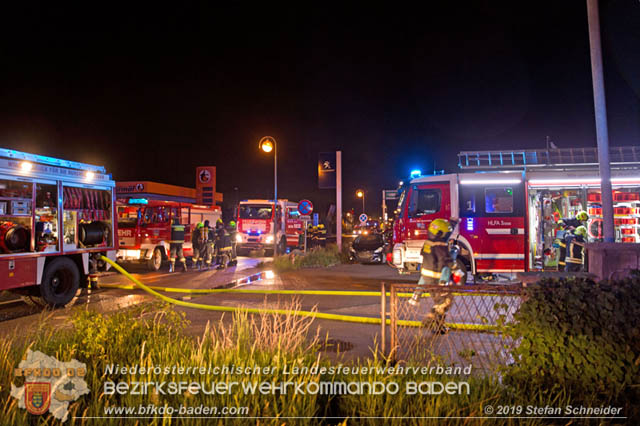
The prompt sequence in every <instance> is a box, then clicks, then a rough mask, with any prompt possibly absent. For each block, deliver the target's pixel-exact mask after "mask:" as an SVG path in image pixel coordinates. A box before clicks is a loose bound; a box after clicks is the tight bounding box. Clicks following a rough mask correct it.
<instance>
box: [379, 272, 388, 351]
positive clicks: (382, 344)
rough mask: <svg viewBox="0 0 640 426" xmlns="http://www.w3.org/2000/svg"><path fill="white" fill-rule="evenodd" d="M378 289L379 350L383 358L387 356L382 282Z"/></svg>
mask: <svg viewBox="0 0 640 426" xmlns="http://www.w3.org/2000/svg"><path fill="white" fill-rule="evenodd" d="M380 287H381V289H380V294H381V296H380V320H381V321H380V340H381V342H380V349H381V350H382V356H383V357H384V356H386V355H387V351H386V344H387V332H386V331H387V290H386V286H385V285H384V281H383V282H382V284H381V286H380Z"/></svg>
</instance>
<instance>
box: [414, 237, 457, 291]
mask: <svg viewBox="0 0 640 426" xmlns="http://www.w3.org/2000/svg"><path fill="white" fill-rule="evenodd" d="M451 262H452V259H451V254H450V253H449V245H448V244H447V242H446V241H431V240H427V241H425V242H424V245H423V246H422V268H421V270H420V274H421V275H422V278H423V280H424V283H425V284H433V285H436V284H438V282H439V281H440V277H441V273H442V269H443V268H444V267H445V266H450V265H451Z"/></svg>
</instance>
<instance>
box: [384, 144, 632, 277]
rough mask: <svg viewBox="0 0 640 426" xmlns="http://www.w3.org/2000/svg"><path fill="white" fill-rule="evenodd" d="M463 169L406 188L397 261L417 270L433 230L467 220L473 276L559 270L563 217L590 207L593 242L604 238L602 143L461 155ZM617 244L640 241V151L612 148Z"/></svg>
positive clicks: (466, 254) (465, 256)
mask: <svg viewBox="0 0 640 426" xmlns="http://www.w3.org/2000/svg"><path fill="white" fill-rule="evenodd" d="M458 159H459V167H460V169H461V172H460V173H453V174H441V175H433V176H417V177H415V178H412V179H410V180H409V181H407V182H406V183H405V184H403V185H402V186H401V187H400V189H399V192H400V199H399V203H398V210H397V216H396V220H395V223H394V228H393V242H394V246H393V252H392V256H391V259H392V263H393V265H394V266H395V267H396V268H397V269H398V270H399V272H401V273H403V272H410V271H415V270H416V269H417V268H418V267H419V265H420V264H421V262H422V256H421V254H420V252H421V248H422V245H423V243H424V240H425V239H426V238H427V228H428V226H429V224H430V223H431V221H432V220H434V219H436V218H450V217H455V218H459V225H458V226H457V229H456V230H455V231H454V233H453V235H452V238H451V241H452V242H456V243H457V244H458V245H459V246H460V248H461V258H462V260H463V263H464V265H465V267H466V268H467V270H468V271H470V272H472V273H473V274H479V275H483V274H495V273H517V272H524V271H536V270H544V269H553V268H557V262H558V259H557V250H555V249H554V248H553V241H554V239H555V238H556V236H557V235H558V231H559V230H560V224H559V221H560V219H561V218H563V217H575V215H576V213H577V212H579V211H581V210H584V211H587V212H588V213H589V216H590V219H589V221H588V223H587V229H588V235H589V241H590V242H593V241H600V240H601V239H602V209H601V205H600V178H599V172H598V160H597V150H596V149H595V148H568V149H550V150H518V151H478V152H461V153H460V154H458ZM611 169H612V173H611V176H612V177H611V183H612V187H613V198H614V217H615V219H614V220H615V226H616V241H618V242H631V243H637V242H640V148H638V147H634V146H630V147H615V148H614V147H612V148H611Z"/></svg>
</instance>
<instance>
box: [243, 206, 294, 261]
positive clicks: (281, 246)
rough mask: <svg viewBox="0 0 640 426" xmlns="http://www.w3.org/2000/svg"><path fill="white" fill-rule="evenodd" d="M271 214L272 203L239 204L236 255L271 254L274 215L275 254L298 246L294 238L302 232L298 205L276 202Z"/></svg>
mask: <svg viewBox="0 0 640 426" xmlns="http://www.w3.org/2000/svg"><path fill="white" fill-rule="evenodd" d="M273 210H274V209H273V200H244V201H241V202H240V203H239V205H238V219H237V226H238V233H237V235H236V243H237V250H238V254H240V253H246V252H248V251H250V250H257V249H266V250H268V251H269V250H270V251H273V215H274V214H275V215H276V217H277V223H278V225H277V226H278V229H277V230H276V239H277V241H278V252H279V253H285V252H286V251H287V248H294V247H297V246H298V236H299V235H300V234H301V233H303V232H304V229H303V221H302V220H301V219H300V213H299V212H298V203H294V202H291V201H289V200H278V204H277V208H276V212H274V211H273ZM283 212H284V214H283Z"/></svg>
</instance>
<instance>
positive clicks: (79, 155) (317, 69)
mask: <svg viewBox="0 0 640 426" xmlns="http://www.w3.org/2000/svg"><path fill="white" fill-rule="evenodd" d="M129 3H133V2H129ZM236 4H237V6H233V5H232V6H225V7H218V6H215V5H214V4H213V3H211V4H210V5H208V6H202V7H196V6H190V7H178V6H177V5H178V3H175V2H174V3H173V4H172V5H171V6H168V7H161V6H157V5H152V6H151V5H150V6H148V7H145V8H140V9H132V8H131V6H130V5H127V6H122V7H120V8H118V7H117V6H114V7H110V8H108V9H107V8H106V7H105V6H102V7H105V8H97V7H96V6H95V4H91V5H88V6H84V9H78V8H75V9H67V10H65V9H61V8H59V6H56V7H51V8H47V9H43V8H41V7H40V6H35V5H34V6H31V7H30V8H29V7H27V8H23V9H21V10H9V9H6V8H5V7H4V6H3V8H4V9H3V10H2V12H1V13H0V16H1V18H0V28H1V29H0V35H1V38H0V57H1V68H0V99H1V103H0V146H2V147H7V148H13V149H18V150H23V151H28V152H35V153H40V154H44V155H50V156H55V157H62V158H65V159H72V160H76V161H84V162H89V163H94V164H103V165H105V166H106V167H107V169H108V170H109V171H110V172H111V173H112V174H113V176H114V178H115V179H116V180H134V179H140V180H155V181H161V182H166V183H172V184H178V185H185V186H193V185H194V180H195V173H194V169H195V167H196V166H198V165H215V166H217V167H218V190H219V191H222V192H225V193H226V195H227V197H231V196H232V194H233V188H234V187H238V188H239V194H240V196H241V197H242V198H245V197H250V196H251V197H254V196H262V197H267V196H272V191H273V162H272V157H270V156H266V155H264V154H260V153H259V152H258V150H257V141H258V139H259V138H260V137H261V136H263V135H267V134H268V135H272V136H274V137H275V138H276V139H277V140H278V148H279V194H280V195H282V196H285V197H289V198H290V199H295V200H298V199H300V198H310V199H311V200H312V201H315V202H316V205H317V206H318V207H319V208H320V209H321V210H324V209H325V208H326V206H327V203H328V202H329V201H330V200H331V198H332V197H333V192H332V191H330V190H322V191H320V190H318V189H317V180H316V161H317V153H318V152H320V151H331V150H335V149H342V150H343V152H344V154H343V156H344V169H345V171H344V197H343V200H344V204H345V206H346V207H352V206H353V207H356V210H358V209H359V207H357V206H359V203H358V200H356V199H355V196H354V192H355V189H356V188H357V187H362V188H364V189H365V190H366V191H367V194H368V199H367V206H368V209H369V210H373V209H379V204H380V190H381V189H382V188H383V187H384V188H394V187H395V185H396V184H397V182H398V180H400V179H401V178H402V177H404V176H406V175H407V173H408V172H409V170H410V169H411V168H414V167H419V168H422V169H423V170H431V169H433V162H434V161H435V162H436V167H437V168H438V169H441V168H445V169H447V170H448V171H453V170H455V168H456V162H457V159H456V154H457V152H459V151H461V150H473V149H498V148H503V149H511V148H513V149H518V148H543V147H544V146H545V136H546V135H549V136H551V138H552V140H553V141H554V142H555V143H556V144H557V145H558V146H560V147H569V146H581V147H582V146H595V143H596V141H595V127H594V122H593V98H592V87H591V69H590V62H589V40H588V32H587V16H586V2H585V1H548V2H545V1H539V2H503V3H501V2H496V1H486V2H429V3H425V5H427V4H428V8H422V9H413V8H411V7H407V6H402V5H400V4H398V6H397V7H394V8H389V6H388V5H387V7H383V8H377V7H375V6H373V5H372V3H370V2H369V3H362V5H361V6H351V7H349V8H347V7H346V6H344V5H341V4H336V5H333V6H331V5H325V4H322V6H323V7H317V8H311V7H310V3H304V4H302V5H300V6H298V7H287V8H286V9H276V8H275V6H272V3H270V5H269V7H261V8H257V7H254V6H251V5H250V4H249V3H245V2H242V3H240V2H236ZM103 5H106V3H103ZM601 26H602V43H603V55H604V65H605V67H604V71H605V87H606V91H607V92H606V95H607V102H608V105H607V107H608V116H609V129H610V140H611V144H612V145H632V144H634V145H640V2H639V1H637V0H617V1H616V0H614V1H607V2H602V3H601Z"/></svg>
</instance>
